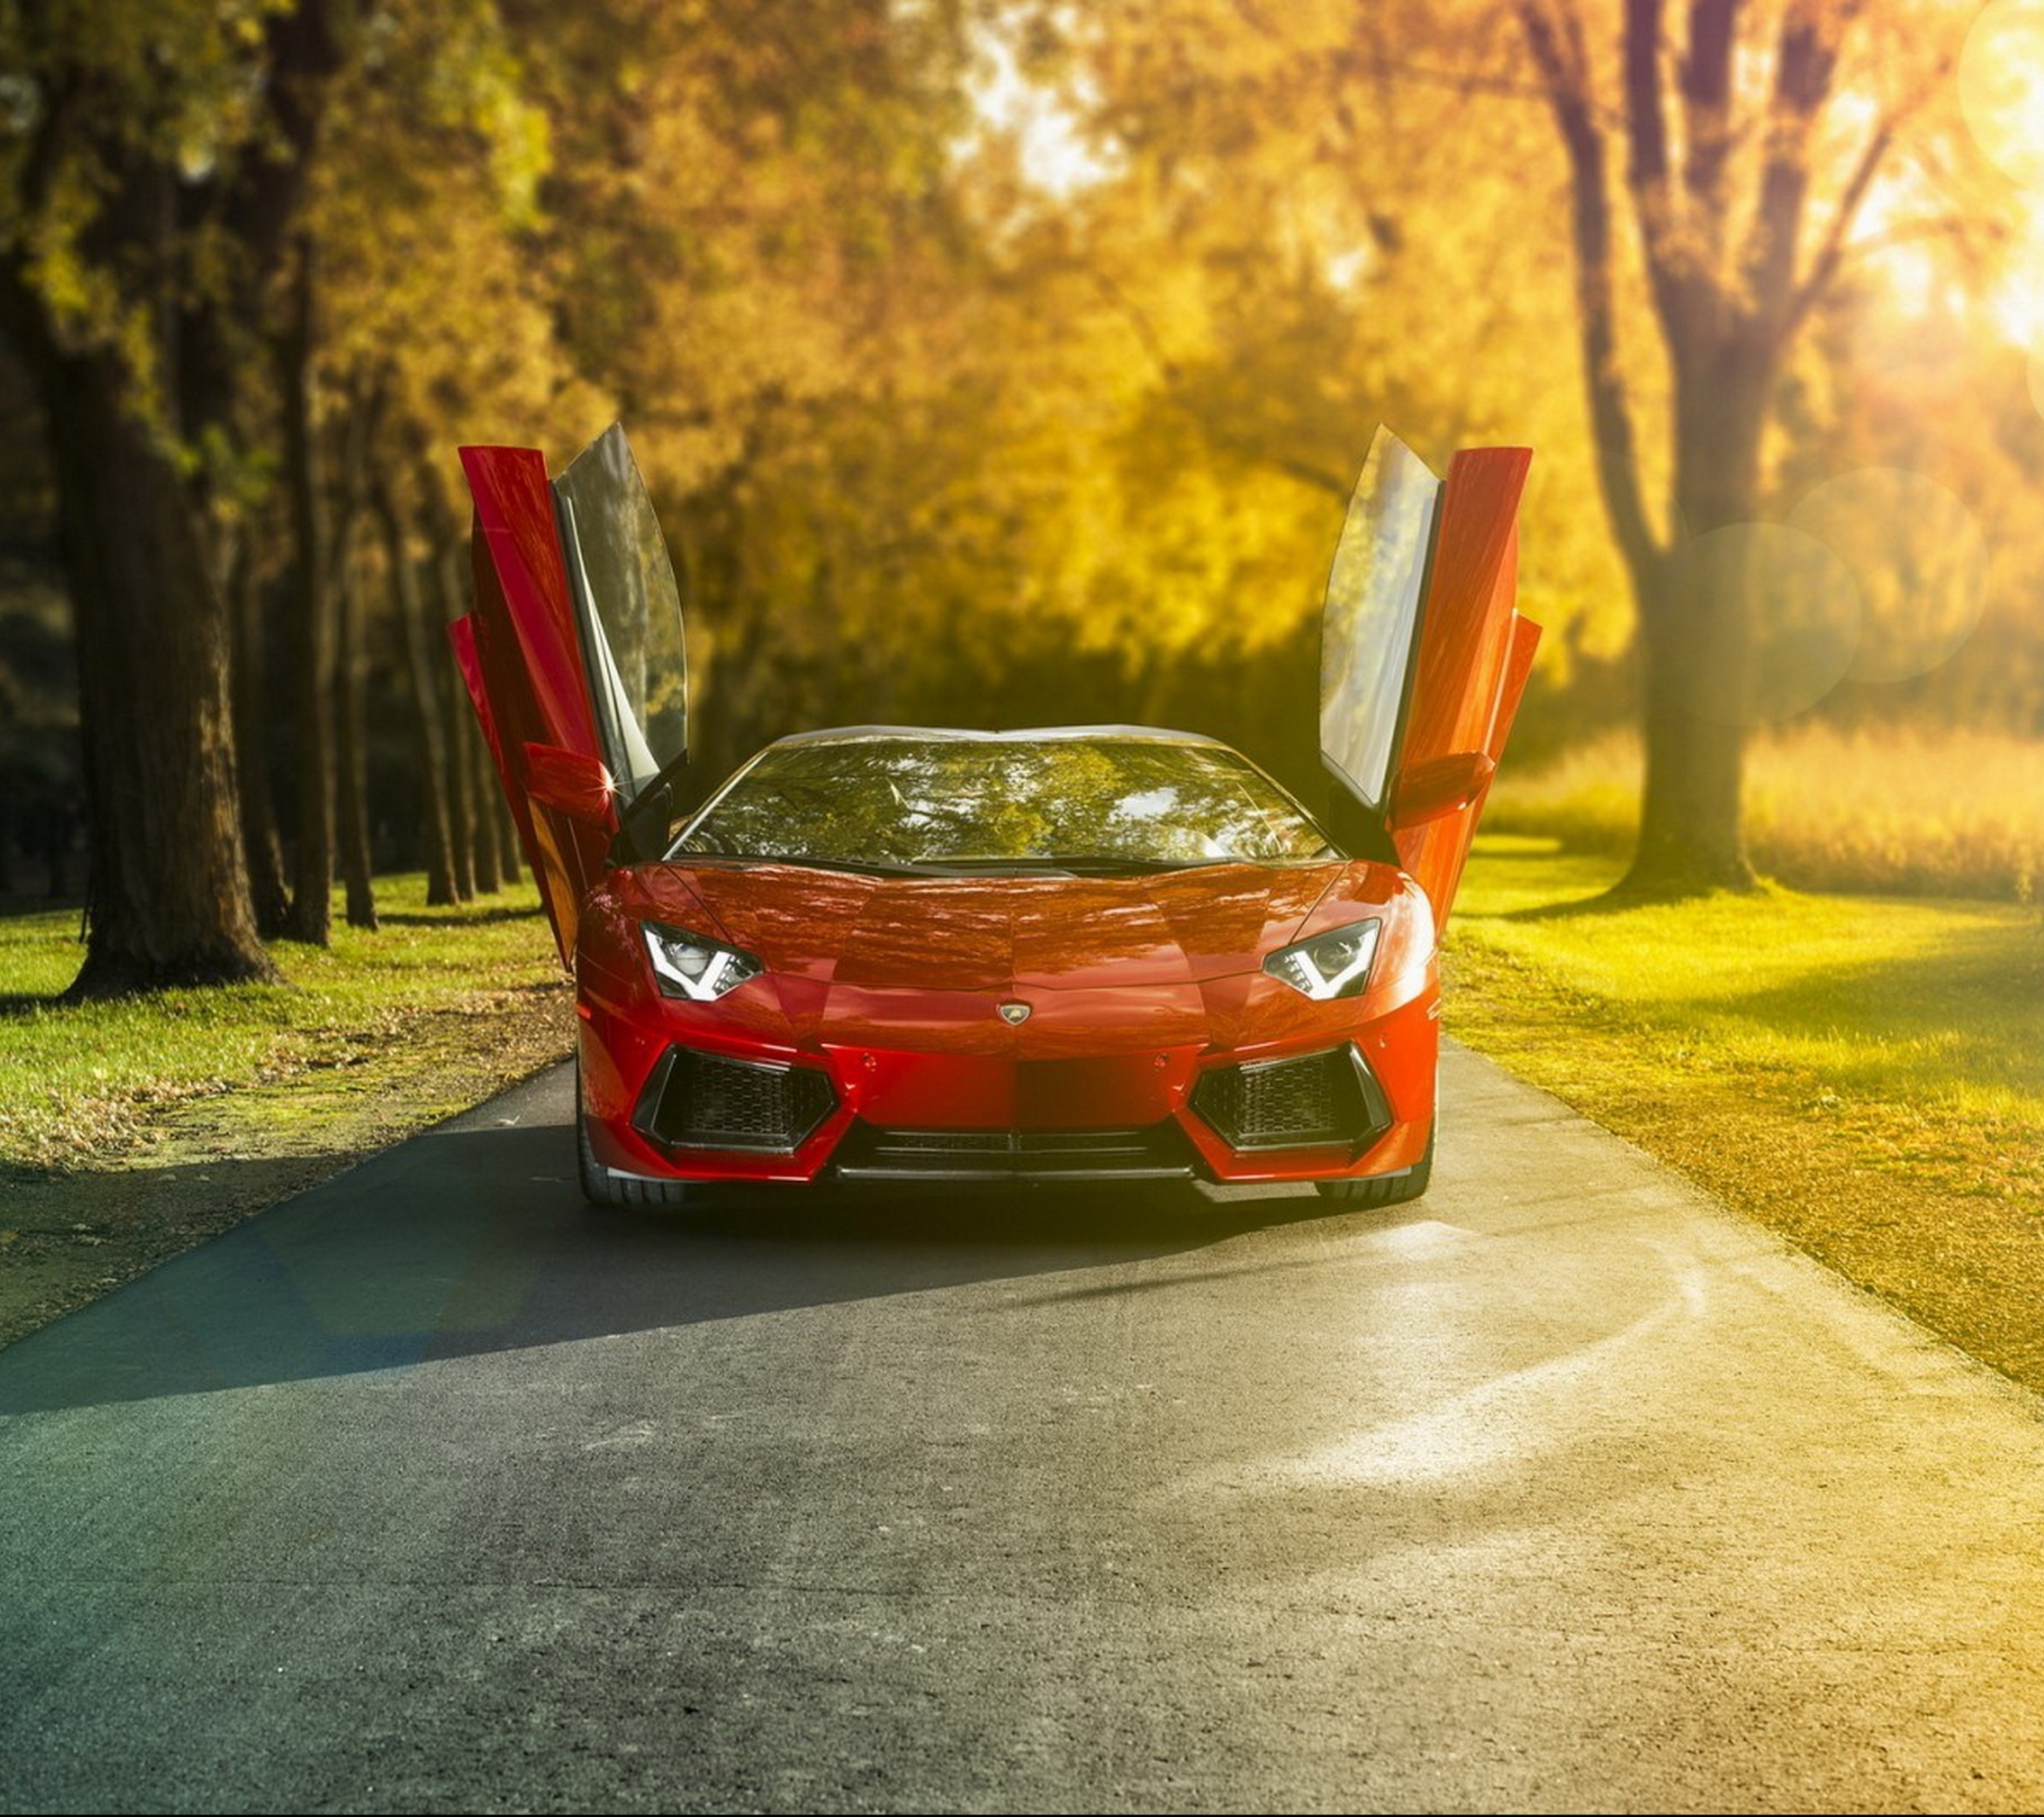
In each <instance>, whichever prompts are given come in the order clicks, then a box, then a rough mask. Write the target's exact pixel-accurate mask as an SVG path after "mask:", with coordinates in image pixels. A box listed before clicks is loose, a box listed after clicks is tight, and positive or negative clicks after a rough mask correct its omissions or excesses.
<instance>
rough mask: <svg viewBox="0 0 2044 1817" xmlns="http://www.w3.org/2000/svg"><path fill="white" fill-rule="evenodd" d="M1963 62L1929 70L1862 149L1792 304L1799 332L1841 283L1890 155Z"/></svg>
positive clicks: (1918, 234) (1952, 58)
mask: <svg viewBox="0 0 2044 1817" xmlns="http://www.w3.org/2000/svg"><path fill="white" fill-rule="evenodd" d="M1956 61H1957V53H1956V52H1955V51H1947V53H1946V54H1945V55H1944V56H1943V57H1941V58H1939V59H1938V61H1937V62H1936V63H1935V64H1933V65H1932V66H1931V67H1930V68H1929V69H1928V70H1926V71H1925V72H1924V79H1923V80H1922V81H1921V82H1919V83H1918V84H1917V85H1916V87H1915V88H1914V89H1913V90H1912V91H1911V92H1910V93H1909V94H1908V95H1907V96H1905V97H1903V98H1902V99H1901V100H1899V101H1898V102H1896V104H1895V105H1894V107H1892V108H1890V109H1889V110H1888V112H1887V113H1886V114H1885V115H1883V116H1882V117H1881V119H1880V121H1879V123H1878V124H1877V126H1876V127H1875V129H1874V131H1873V132H1872V133H1871V134H1869V135H1868V138H1867V142H1866V144H1865V145H1863V146H1862V147H1861V148H1860V150H1859V158H1858V159H1857V160H1856V161H1855V162H1854V165H1853V168H1852V174H1851V175H1850V176H1849V177H1847V178H1846V180H1845V186H1844V188H1843V189H1841V191H1840V192H1839V199H1838V203H1837V204H1836V206H1835V207H1834V208H1833V209H1832V211H1831V220H1830V221H1829V223H1828V224H1827V225H1826V227H1825V228H1824V233H1823V235H1822V236H1821V237H1820V238H1819V239H1818V241H1817V251H1816V253H1815V254H1814V255H1813V256H1812V257H1811V259H1810V262H1809V267H1808V269H1807V270H1806V272H1805V273H1804V275H1803V277H1802V280H1801V281H1800V282H1799V283H1798V284H1797V285H1796V287H1795V291H1794V293H1793V294H1792V295H1791V296H1790V298H1789V300H1788V313H1787V317H1786V326H1787V329H1788V332H1789V333H1791V334H1792V333H1793V332H1794V331H1795V329H1796V328H1797V326H1799V325H1800V324H1801V323H1802V321H1803V319H1804V317H1806V315H1808V314H1809V312H1810V310H1811V309H1814V308H1815V307H1816V306H1817V304H1818V303H1819V302H1820V301H1822V300H1823V297H1824V291H1826V290H1827V289H1829V288H1830V286H1831V284H1832V283H1833V282H1834V281H1835V280H1836V279H1837V276H1838V273H1839V269H1840V267H1841V264H1842V263H1843V261H1844V256H1845V254H1846V252H1847V250H1848V248H1847V244H1846V241H1847V238H1848V237H1849V236H1850V235H1851V233H1852V227H1853V222H1854V221H1856V220H1857V219H1858V218H1859V208H1860V204H1861V203H1864V202H1865V201H1866V197H1867V191H1868V190H1869V189H1871V188H1872V187H1873V185H1874V179H1875V178H1876V177H1877V176H1878V175H1879V174H1880V169H1881V166H1882V165H1883V164H1884V163H1886V161H1887V157H1888V153H1889V152H1890V151H1891V150H1893V149H1894V141H1895V137H1896V135H1897V134H1898V133H1899V132H1901V130H1902V128H1903V126H1904V125H1905V124H1906V123H1907V122H1908V120H1909V118H1910V116H1911V115H1913V114H1915V113H1917V112H1918V111H1919V110H1920V109H1921V108H1922V107H1923V106H1924V105H1925V104H1926V103H1927V102H1928V101H1929V98H1930V97H1931V96H1932V95H1933V94H1935V93H1936V92H1937V89H1938V86H1939V84H1940V83H1942V82H1943V81H1944V79H1946V77H1947V76H1948V75H1950V74H1951V69H1952V65H1953V63H1954V62H1956ZM1928 224H1929V223H1921V222H1919V223H1915V225H1914V227H1913V228H1912V230H1907V231H1900V232H1898V233H1897V234H1895V235H1883V236H1881V238H1879V239H1877V240H1873V241H1862V242H1860V243H1859V246H1858V247H1855V248H1853V249H1852V250H1855V251H1860V252H1871V251H1874V250H1877V248H1878V247H1880V246H1884V245H1894V244H1899V243H1900V241H1901V239H1903V238H1909V239H1921V238H1927V237H1929V236H1927V235H1926V234H1925V233H1924V232H1923V231H1922V229H1923V228H1924V227H1925V226H1927V225H1928Z"/></svg>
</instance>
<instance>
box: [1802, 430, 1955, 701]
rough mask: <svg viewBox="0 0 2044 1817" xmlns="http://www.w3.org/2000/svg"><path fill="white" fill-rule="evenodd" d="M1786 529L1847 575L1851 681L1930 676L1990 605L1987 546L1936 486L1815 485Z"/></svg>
mask: <svg viewBox="0 0 2044 1817" xmlns="http://www.w3.org/2000/svg"><path fill="white" fill-rule="evenodd" d="M1788 522H1789V525H1790V527H1791V528H1793V529H1797V530H1801V531H1804V532H1806V534H1807V535H1809V536H1812V537H1815V538H1817V539H1818V540H1819V541H1820V542H1823V543H1824V544H1825V545H1827V546H1828V547H1829V548H1830V549H1831V550H1832V551H1833V553H1834V554H1836V555H1837V556H1838V557H1839V558H1840V560H1841V561H1842V562H1844V564H1845V565H1846V567H1847V568H1849V569H1850V570H1851V571H1852V576H1853V581H1854V583H1855V585H1856V586H1857V587H1858V589H1859V606H1860V612H1861V617H1860V623H1859V650H1858V652H1857V653H1856V654H1855V655H1854V657H1853V661H1852V666H1851V669H1850V670H1849V671H1848V673H1849V674H1850V675H1851V677H1852V679H1854V680H1855V681H1906V680H1908V679H1910V678H1911V677H1912V676H1917V675H1926V674H1928V673H1929V671H1930V670H1932V669H1934V668H1936V667H1938V665H1939V664H1940V663H1943V662H1948V661H1950V659H1951V658H1952V657H1953V656H1954V655H1955V654H1956V653H1957V652H1958V650H1959V648H1960V646H1961V645H1962V644H1965V641H1966V639H1967V638H1969V637H1971V636H1972V635H1973V629H1974V627H1975V626H1977V625H1978V624H1979V623H1980V620H1981V613H1982V610H1983V609H1984V608H1985V606H1986V603H1987V538H1985V537H1983V536H1982V534H1981V528H1980V525H1979V524H1978V523H1976V522H1975V521H1974V519H1973V514H1972V512H1970V511H1969V510H1967V509H1966V507H1965V503H1962V502H1961V500H1960V499H1959V497H1958V496H1957V495H1956V494H1955V493H1952V492H1950V491H1947V489H1946V488H1945V487H1944V486H1942V485H1939V484H1938V483H1937V482H1936V481H1935V480H1933V479H1930V478H1929V477H1928V476H1926V475H1925V474H1922V473H1916V472H1912V471H1911V470H1910V469H1909V468H1908V467H1859V468H1856V469H1855V470H1854V471H1852V472H1850V473H1841V474H1840V475H1839V477H1838V478H1837V479H1835V480H1827V481H1826V482H1825V483H1824V485H1820V486H1818V487H1817V488H1816V490H1815V491H1813V492H1811V493H1810V494H1809V495H1808V496H1807V497H1806V498H1805V499H1804V500H1803V502H1802V503H1800V504H1798V505H1797V506H1796V508H1795V509H1794V510H1793V511H1792V512H1791V513H1789V517H1788Z"/></svg>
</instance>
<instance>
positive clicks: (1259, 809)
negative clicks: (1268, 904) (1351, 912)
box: [676, 736, 1329, 865]
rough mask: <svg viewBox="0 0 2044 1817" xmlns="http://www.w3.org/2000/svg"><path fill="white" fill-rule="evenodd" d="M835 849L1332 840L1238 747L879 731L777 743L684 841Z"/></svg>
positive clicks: (1138, 852) (1292, 847) (1201, 845)
mask: <svg viewBox="0 0 2044 1817" xmlns="http://www.w3.org/2000/svg"><path fill="white" fill-rule="evenodd" d="M684 853H698V854H704V855H709V854H719V855H724V856H733V857H753V858H787V859H795V860H802V859H807V860H811V861H814V862H818V863H825V864H846V865H858V864H861V863H874V862H878V863H883V864H905V865H924V864H938V865H944V864H957V865H969V864H973V863H979V864H988V865H993V864H997V863H1000V862H1003V861H1007V862H1016V863H1028V862H1041V863H1056V862H1059V861H1061V860H1063V861H1071V862H1082V861H1084V862H1092V863H1104V864H1117V863H1119V864H1131V865H1151V864H1157V865H1173V864H1221V863H1230V862H1243V863H1250V864H1283V863H1291V862H1297V861H1300V860H1304V859H1311V858H1320V857H1326V856H1329V848H1328V844H1327V841H1326V840H1325V839H1324V838H1322V837H1321V835H1320V833H1319V831H1318V829H1317V828H1315V827H1314V826H1313V823H1312V822H1311V821H1310V820H1307V819H1306V818H1305V816H1304V815H1303V814H1302V813H1301V812H1300V811H1299V809H1298V807H1297V805H1296V804H1295V803H1294V802H1293V801H1292V800H1291V799H1290V798H1289V797H1288V796H1286V795H1285V794H1284V793H1283V792H1282V791H1281V790H1280V789H1279V788H1278V787H1277V785H1276V784H1274V783H1272V782H1271V781H1270V780H1269V779H1268V778H1267V777H1265V776H1264V775H1263V774H1262V773H1261V772H1260V771H1259V770H1257V769H1255V768H1254V767H1251V766H1250V765H1249V764H1248V763H1247V762H1245V761H1244V760H1243V759H1242V758H1241V757H1238V756H1237V755H1236V754H1235V753H1234V752H1233V751H1231V750H1225V749H1223V748H1222V747H1219V746H1213V745H1180V744H1172V743H1171V742H1169V741H1167V740H1164V739H1143V738H1115V737H1112V736H1104V737H1101V738H1087V739H1049V738H1046V739H1013V740H1010V739H1000V740H995V739H968V738H955V739H952V738H913V737H890V736H876V737H864V738H851V739H845V740H842V741H839V742H832V743H819V744H796V745H780V746H776V747H774V748H772V749H771V750H767V752H766V753H765V755H763V756H762V757H761V758H760V759H759V761H758V762H757V763H755V764H754V765H753V766H752V767H750V768H749V769H748V770H746V771H745V772H743V773H742V774H741V775H740V776H739V777H738V779H737V780H736V781H735V782H734V783H733V784H732V785H731V787H730V788H729V789H728V790H726V791H725V793H724V794H723V795H722V796H720V797H719V798H718V799H717V800H715V801H714V802H712V803H711V804H710V806H709V807H708V808H707V809H706V810H705V811H704V813H703V814H702V815H701V816H700V817H699V818H698V819H696V820H695V821H694V822H692V823H691V824H690V826H689V827H688V828H687V830H686V831H685V832H684V833H683V834H682V836H681V838H680V840H679V842H678V845H677V847H676V856H680V855H681V854H684Z"/></svg>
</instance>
